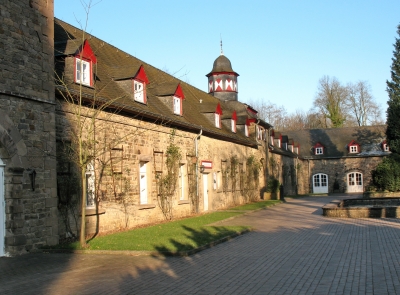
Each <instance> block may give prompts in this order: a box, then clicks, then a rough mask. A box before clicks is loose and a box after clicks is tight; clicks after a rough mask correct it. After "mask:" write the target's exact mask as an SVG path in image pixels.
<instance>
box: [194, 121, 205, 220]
mask: <svg viewBox="0 0 400 295" xmlns="http://www.w3.org/2000/svg"><path fill="white" fill-rule="evenodd" d="M200 127H201V126H200ZM201 128H202V127H201ZM202 133H203V129H200V133H199V134H197V135H196V136H195V138H193V140H194V147H195V155H196V159H197V158H198V155H199V148H198V140H199V139H200V136H201V134H202ZM196 196H197V199H199V162H198V161H196ZM196 205H197V206H198V204H196ZM197 211H198V208H196V212H197Z"/></svg>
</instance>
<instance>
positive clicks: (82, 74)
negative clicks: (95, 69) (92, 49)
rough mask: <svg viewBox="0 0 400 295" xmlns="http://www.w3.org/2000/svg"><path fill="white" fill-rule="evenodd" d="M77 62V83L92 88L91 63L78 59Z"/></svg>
mask: <svg viewBox="0 0 400 295" xmlns="http://www.w3.org/2000/svg"><path fill="white" fill-rule="evenodd" d="M75 60H76V72H75V82H76V83H81V84H84V85H87V86H90V85H91V83H90V82H91V79H90V73H91V69H90V62H88V61H86V60H83V59H80V58H76V59H75Z"/></svg>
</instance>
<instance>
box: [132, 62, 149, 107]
mask: <svg viewBox="0 0 400 295" xmlns="http://www.w3.org/2000/svg"><path fill="white" fill-rule="evenodd" d="M149 83H150V82H149V79H148V78H147V75H146V72H145V71H144V67H143V65H141V66H140V67H139V69H138V70H137V72H136V74H135V76H134V77H133V79H132V92H133V100H134V101H136V102H139V103H142V104H147V89H146V88H147V87H146V86H147V84H149Z"/></svg>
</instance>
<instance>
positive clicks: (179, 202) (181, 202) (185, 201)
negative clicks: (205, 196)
mask: <svg viewBox="0 0 400 295" xmlns="http://www.w3.org/2000/svg"><path fill="white" fill-rule="evenodd" d="M184 204H190V201H189V200H179V201H178V205H184Z"/></svg>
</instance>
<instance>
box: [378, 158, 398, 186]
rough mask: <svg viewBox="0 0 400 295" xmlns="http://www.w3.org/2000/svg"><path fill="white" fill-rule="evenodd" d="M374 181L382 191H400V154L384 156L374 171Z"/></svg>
mask: <svg viewBox="0 0 400 295" xmlns="http://www.w3.org/2000/svg"><path fill="white" fill-rule="evenodd" d="M372 182H373V186H374V187H375V188H376V189H378V190H380V191H390V192H396V191H400V155H398V154H391V155H390V156H389V157H387V158H384V159H383V161H382V162H381V163H379V165H378V166H377V167H376V169H375V170H374V171H373V172H372Z"/></svg>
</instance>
